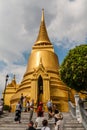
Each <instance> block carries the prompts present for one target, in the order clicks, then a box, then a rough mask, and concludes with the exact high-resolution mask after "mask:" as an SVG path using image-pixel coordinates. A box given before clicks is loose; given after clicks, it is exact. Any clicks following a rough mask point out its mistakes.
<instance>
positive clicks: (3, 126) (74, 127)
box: [0, 112, 84, 130]
mask: <svg viewBox="0 0 87 130" xmlns="http://www.w3.org/2000/svg"><path fill="white" fill-rule="evenodd" d="M14 116H15V113H5V114H3V115H2V117H0V130H26V128H27V127H28V120H29V112H22V115H21V123H20V124H17V123H15V121H14ZM44 116H45V117H46V118H47V117H48V114H47V113H44ZM36 117H37V114H36V113H34V116H33V121H35V119H36ZM63 117H64V118H63V120H64V121H63V122H64V130H84V128H83V126H82V124H80V123H78V121H77V120H76V119H73V118H72V116H71V115H70V113H63ZM48 124H49V127H50V128H51V130H54V121H53V120H48Z"/></svg>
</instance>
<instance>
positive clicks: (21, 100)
mask: <svg viewBox="0 0 87 130" xmlns="http://www.w3.org/2000/svg"><path fill="white" fill-rule="evenodd" d="M23 99H24V96H23V93H21V97H20V104H21V106H22V109H23Z"/></svg>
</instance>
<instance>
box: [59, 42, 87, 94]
mask: <svg viewBox="0 0 87 130" xmlns="http://www.w3.org/2000/svg"><path fill="white" fill-rule="evenodd" d="M60 75H61V79H62V80H63V81H64V82H65V83H66V84H67V86H69V87H70V88H74V89H75V90H77V91H78V92H79V91H81V90H86V91H87V45H86V44H85V45H80V46H76V47H75V48H74V49H71V50H70V51H69V53H68V54H67V56H66V57H65V59H64V61H63V62H62V64H61V67H60Z"/></svg>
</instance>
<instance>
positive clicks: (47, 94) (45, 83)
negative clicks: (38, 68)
mask: <svg viewBox="0 0 87 130" xmlns="http://www.w3.org/2000/svg"><path fill="white" fill-rule="evenodd" d="M43 92H44V102H45V103H47V101H48V99H50V85H49V77H46V78H44V79H43Z"/></svg>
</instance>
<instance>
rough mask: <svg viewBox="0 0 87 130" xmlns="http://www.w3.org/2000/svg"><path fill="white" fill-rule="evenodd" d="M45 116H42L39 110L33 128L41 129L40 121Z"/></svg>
mask: <svg viewBox="0 0 87 130" xmlns="http://www.w3.org/2000/svg"><path fill="white" fill-rule="evenodd" d="M44 119H45V118H44V117H43V113H42V112H41V111H39V112H38V117H37V118H36V120H35V128H36V129H37V130H41V128H42V126H43V124H42V121H43V120H44Z"/></svg>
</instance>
